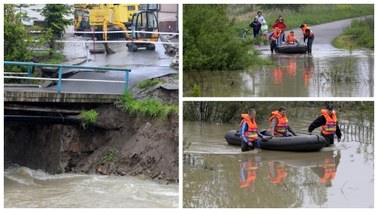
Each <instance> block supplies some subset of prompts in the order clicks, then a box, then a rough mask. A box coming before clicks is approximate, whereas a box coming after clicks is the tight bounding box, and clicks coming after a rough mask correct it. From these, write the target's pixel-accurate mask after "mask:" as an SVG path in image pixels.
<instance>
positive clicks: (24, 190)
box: [4, 166, 179, 208]
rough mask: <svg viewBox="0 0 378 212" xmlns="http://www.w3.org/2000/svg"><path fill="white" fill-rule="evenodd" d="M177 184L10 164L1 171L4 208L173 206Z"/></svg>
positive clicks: (176, 194)
mask: <svg viewBox="0 0 378 212" xmlns="http://www.w3.org/2000/svg"><path fill="white" fill-rule="evenodd" d="M178 203H179V192H178V185H177V184H169V185H165V184H160V183H157V182H154V181H151V180H145V179H139V178H137V177H125V176H102V175H83V174H58V175H50V174H47V173H45V172H43V171H41V170H33V169H29V168H26V167H17V166H14V167H11V168H8V169H6V170H5V171H4V207H5V208H172V207H178Z"/></svg>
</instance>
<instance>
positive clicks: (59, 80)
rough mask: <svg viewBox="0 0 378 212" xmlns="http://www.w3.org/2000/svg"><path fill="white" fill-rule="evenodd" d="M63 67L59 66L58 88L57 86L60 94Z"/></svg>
mask: <svg viewBox="0 0 378 212" xmlns="http://www.w3.org/2000/svg"><path fill="white" fill-rule="evenodd" d="M62 75H63V74H62V65H60V66H59V68H58V86H57V91H58V93H60V91H61V89H62Z"/></svg>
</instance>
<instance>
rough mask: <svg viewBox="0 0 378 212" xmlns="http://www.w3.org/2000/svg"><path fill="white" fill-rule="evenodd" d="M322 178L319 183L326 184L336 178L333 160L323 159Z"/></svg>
mask: <svg viewBox="0 0 378 212" xmlns="http://www.w3.org/2000/svg"><path fill="white" fill-rule="evenodd" d="M322 167H323V168H324V176H323V177H322V178H321V179H320V182H321V183H326V182H327V181H328V180H333V179H335V177H336V163H335V160H334V159H333V158H325V159H324V165H323V166H322Z"/></svg>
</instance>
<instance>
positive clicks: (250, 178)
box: [239, 161, 259, 188]
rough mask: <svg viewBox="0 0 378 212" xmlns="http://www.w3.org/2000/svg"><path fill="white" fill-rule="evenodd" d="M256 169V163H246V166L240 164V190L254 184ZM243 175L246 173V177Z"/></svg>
mask: <svg viewBox="0 0 378 212" xmlns="http://www.w3.org/2000/svg"><path fill="white" fill-rule="evenodd" d="M258 168H259V166H258V164H257V163H256V162H251V161H248V163H247V164H246V165H244V164H243V163H240V169H241V170H240V178H239V179H240V188H245V187H247V186H249V185H250V184H251V183H253V182H255V180H256V176H257V172H256V171H257V169H258ZM242 172H243V174H242ZM244 173H247V176H245V175H244Z"/></svg>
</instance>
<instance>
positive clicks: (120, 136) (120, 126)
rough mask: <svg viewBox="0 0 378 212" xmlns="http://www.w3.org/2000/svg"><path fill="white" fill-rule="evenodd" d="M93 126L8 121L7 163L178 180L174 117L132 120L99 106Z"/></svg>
mask: <svg viewBox="0 0 378 212" xmlns="http://www.w3.org/2000/svg"><path fill="white" fill-rule="evenodd" d="M96 111H98V113H99V117H98V120H97V121H96V123H95V126H89V127H87V128H86V129H84V128H83V127H82V126H77V125H59V124H54V125H51V124H43V123H37V124H36V123H19V122H15V123H13V122H10V123H6V125H5V161H6V165H7V164H14V163H17V164H19V165H23V166H27V167H30V168H35V169H43V170H46V171H47V172H49V173H62V172H78V173H96V172H97V173H100V174H118V175H133V176H134V175H144V176H146V177H148V178H152V179H158V180H167V181H169V182H173V181H176V180H177V179H178V117H177V116H176V115H174V116H171V117H169V119H168V120H161V119H153V118H146V117H138V116H135V117H132V116H129V115H128V114H127V113H125V112H124V111H122V110H120V109H118V108H116V107H115V106H113V105H108V106H102V107H100V108H97V109H96Z"/></svg>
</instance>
